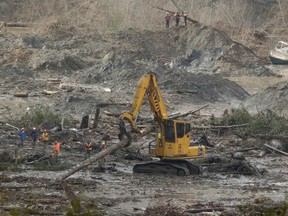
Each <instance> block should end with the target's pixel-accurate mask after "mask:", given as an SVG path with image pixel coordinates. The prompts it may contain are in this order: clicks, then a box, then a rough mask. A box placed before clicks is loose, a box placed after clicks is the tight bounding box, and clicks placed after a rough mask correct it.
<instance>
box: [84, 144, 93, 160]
mask: <svg viewBox="0 0 288 216" xmlns="http://www.w3.org/2000/svg"><path fill="white" fill-rule="evenodd" d="M85 148H86V154H85V159H87V158H90V157H91V151H92V144H91V142H90V141H88V142H87V143H86V144H85Z"/></svg>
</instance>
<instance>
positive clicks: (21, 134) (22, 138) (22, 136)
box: [18, 127, 60, 162]
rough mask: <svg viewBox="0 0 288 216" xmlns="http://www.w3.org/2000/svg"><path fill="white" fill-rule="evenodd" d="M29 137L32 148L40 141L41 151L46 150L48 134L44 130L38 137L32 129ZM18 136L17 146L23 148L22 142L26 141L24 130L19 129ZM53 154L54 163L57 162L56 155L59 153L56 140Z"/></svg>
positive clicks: (58, 143) (35, 130) (58, 144)
mask: <svg viewBox="0 0 288 216" xmlns="http://www.w3.org/2000/svg"><path fill="white" fill-rule="evenodd" d="M29 135H30V138H31V141H32V146H33V148H34V147H35V146H36V143H37V142H38V141H40V142H42V146H43V149H45V150H46V148H47V146H48V144H49V133H48V131H47V130H46V129H44V130H43V132H42V134H41V136H40V137H39V134H38V131H37V129H36V128H35V127H34V128H33V129H32V131H31V132H30V134H29ZM18 136H19V144H18V146H24V141H25V140H26V139H27V134H26V131H25V128H21V129H20V130H19V132H18ZM53 153H54V158H55V161H56V162H58V155H59V153H60V142H58V141H57V140H55V142H54V148H53Z"/></svg>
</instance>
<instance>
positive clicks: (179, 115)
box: [170, 104, 209, 119]
mask: <svg viewBox="0 0 288 216" xmlns="http://www.w3.org/2000/svg"><path fill="white" fill-rule="evenodd" d="M208 106H209V105H208V104H207V105H205V106H202V107H200V108H199V109H196V110H191V111H189V112H186V113H183V114H177V115H174V116H170V118H171V119H175V118H179V117H185V116H187V115H192V114H194V113H196V112H198V111H200V110H201V109H204V108H206V107H208Z"/></svg>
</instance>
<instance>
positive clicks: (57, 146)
mask: <svg viewBox="0 0 288 216" xmlns="http://www.w3.org/2000/svg"><path fill="white" fill-rule="evenodd" d="M59 153H60V143H59V142H57V141H55V143H54V158H55V162H56V163H57V162H58V155H59Z"/></svg>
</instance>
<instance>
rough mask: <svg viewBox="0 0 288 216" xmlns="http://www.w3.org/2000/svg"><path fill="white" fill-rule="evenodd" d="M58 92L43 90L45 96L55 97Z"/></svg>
mask: <svg viewBox="0 0 288 216" xmlns="http://www.w3.org/2000/svg"><path fill="white" fill-rule="evenodd" d="M57 93H58V91H48V90H43V94H45V95H53V94H57Z"/></svg>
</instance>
